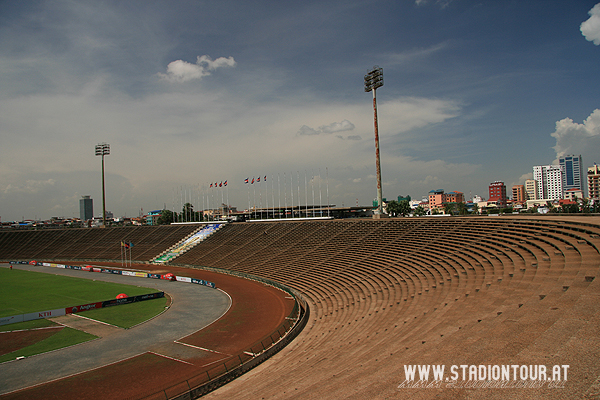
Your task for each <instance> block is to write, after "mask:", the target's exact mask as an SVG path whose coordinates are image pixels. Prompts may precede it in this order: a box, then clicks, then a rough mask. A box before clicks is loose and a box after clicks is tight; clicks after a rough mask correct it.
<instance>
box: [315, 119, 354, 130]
mask: <svg viewBox="0 0 600 400" xmlns="http://www.w3.org/2000/svg"><path fill="white" fill-rule="evenodd" d="M319 129H320V130H321V132H323V133H336V132H344V131H351V130H353V129H354V124H353V123H352V122H350V121H348V120H347V119H345V120H343V121H342V122H332V123H331V124H329V125H322V126H320V127H319Z"/></svg>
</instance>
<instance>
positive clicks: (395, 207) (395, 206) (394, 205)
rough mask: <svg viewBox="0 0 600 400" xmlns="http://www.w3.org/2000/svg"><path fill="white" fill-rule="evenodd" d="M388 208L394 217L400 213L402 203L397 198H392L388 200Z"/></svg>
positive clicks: (388, 211)
mask: <svg viewBox="0 0 600 400" xmlns="http://www.w3.org/2000/svg"><path fill="white" fill-rule="evenodd" d="M386 210H387V213H388V214H389V215H391V216H392V217H397V216H398V215H399V214H400V203H398V202H397V201H396V200H390V201H388V202H387V206H386Z"/></svg>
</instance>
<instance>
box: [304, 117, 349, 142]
mask: <svg viewBox="0 0 600 400" xmlns="http://www.w3.org/2000/svg"><path fill="white" fill-rule="evenodd" d="M353 129H354V124H353V123H352V122H350V121H348V120H347V119H345V120H343V121H342V122H332V123H330V124H328V125H321V126H320V127H319V129H313V128H311V127H310V126H307V125H302V126H301V127H300V130H299V131H298V135H320V134H321V133H328V134H330V133H337V132H344V131H351V130H353ZM338 137H339V138H341V139H343V137H342V136H339V135H338ZM357 137H358V139H357ZM348 138H349V139H350V137H348ZM352 138H353V140H359V139H360V136H353V137H352Z"/></svg>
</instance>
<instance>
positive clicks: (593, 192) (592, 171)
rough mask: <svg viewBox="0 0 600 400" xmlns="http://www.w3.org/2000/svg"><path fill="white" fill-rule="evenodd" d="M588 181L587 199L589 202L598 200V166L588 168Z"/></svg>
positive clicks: (599, 180) (599, 197) (599, 177)
mask: <svg viewBox="0 0 600 400" xmlns="http://www.w3.org/2000/svg"><path fill="white" fill-rule="evenodd" d="M587 181H588V184H587V186H588V197H589V198H590V200H595V201H599V200H600V165H596V164H594V165H593V166H592V167H588V171H587Z"/></svg>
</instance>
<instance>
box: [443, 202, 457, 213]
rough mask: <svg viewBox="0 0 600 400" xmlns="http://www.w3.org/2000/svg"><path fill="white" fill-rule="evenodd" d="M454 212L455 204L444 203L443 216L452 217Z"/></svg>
mask: <svg viewBox="0 0 600 400" xmlns="http://www.w3.org/2000/svg"><path fill="white" fill-rule="evenodd" d="M455 210H456V203H444V214H449V215H452V214H454V211H455Z"/></svg>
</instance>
